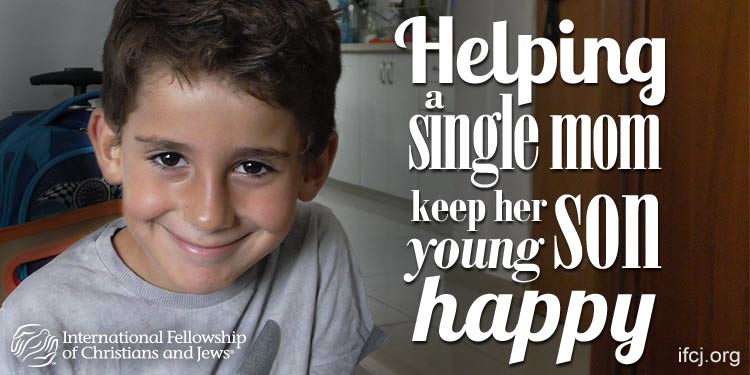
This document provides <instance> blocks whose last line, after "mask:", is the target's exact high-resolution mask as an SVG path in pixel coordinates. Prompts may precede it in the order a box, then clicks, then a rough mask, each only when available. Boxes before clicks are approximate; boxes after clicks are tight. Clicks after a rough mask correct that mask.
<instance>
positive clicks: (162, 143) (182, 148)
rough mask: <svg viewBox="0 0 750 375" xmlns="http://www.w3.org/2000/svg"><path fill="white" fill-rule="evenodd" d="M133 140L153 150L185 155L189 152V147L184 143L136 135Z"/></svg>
mask: <svg viewBox="0 0 750 375" xmlns="http://www.w3.org/2000/svg"><path fill="white" fill-rule="evenodd" d="M135 140H136V141H138V142H141V143H145V144H146V145H147V146H149V147H151V148H154V149H166V150H174V151H176V152H180V153H186V152H187V151H190V146H188V145H186V144H184V143H179V142H174V141H170V140H167V139H161V138H158V137H149V136H140V135H136V136H135Z"/></svg>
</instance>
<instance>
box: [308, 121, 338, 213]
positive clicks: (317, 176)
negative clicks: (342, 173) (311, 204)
mask: <svg viewBox="0 0 750 375" xmlns="http://www.w3.org/2000/svg"><path fill="white" fill-rule="evenodd" d="M338 146H339V135H338V133H336V132H335V131H334V132H333V133H331V136H330V137H328V143H327V144H326V148H325V149H324V150H323V152H321V153H320V156H318V157H317V159H315V160H311V161H308V162H306V163H305V166H304V168H305V170H304V171H303V173H304V176H303V179H302V187H301V188H300V191H299V199H300V200H301V201H303V202H308V201H311V200H313V198H315V196H316V195H318V192H319V191H320V189H321V188H323V184H324V183H325V182H326V179H328V173H329V172H330V171H331V166H333V159H334V158H335V157H336V150H337V149H338Z"/></svg>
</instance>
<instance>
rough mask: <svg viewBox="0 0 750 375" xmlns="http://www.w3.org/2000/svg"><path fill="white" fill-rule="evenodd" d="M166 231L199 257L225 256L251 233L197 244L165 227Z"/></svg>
mask: <svg viewBox="0 0 750 375" xmlns="http://www.w3.org/2000/svg"><path fill="white" fill-rule="evenodd" d="M164 229H165V231H166V232H167V233H168V234H169V236H170V237H171V238H172V241H173V242H174V243H175V244H177V246H178V247H179V248H180V249H182V250H183V251H185V252H187V253H189V254H193V255H197V256H199V257H205V258H220V257H223V256H225V255H227V254H229V253H230V252H232V251H233V250H234V249H235V248H236V247H237V246H236V245H237V244H239V243H240V242H242V240H244V239H245V238H247V236H249V235H250V233H248V234H246V235H244V236H242V237H240V238H238V239H236V240H233V241H230V242H224V243H214V244H211V243H209V244H197V243H194V242H191V241H188V240H186V239H184V238H182V237H180V236H178V235H177V234H175V233H174V232H172V231H170V230H169V229H167V228H164Z"/></svg>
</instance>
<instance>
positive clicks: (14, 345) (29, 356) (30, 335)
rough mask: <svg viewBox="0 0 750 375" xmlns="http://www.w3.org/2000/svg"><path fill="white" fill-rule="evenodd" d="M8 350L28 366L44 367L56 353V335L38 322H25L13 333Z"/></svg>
mask: <svg viewBox="0 0 750 375" xmlns="http://www.w3.org/2000/svg"><path fill="white" fill-rule="evenodd" d="M10 351H11V353H13V355H14V356H16V357H17V358H18V359H19V360H21V364H23V365H26V366H28V367H45V366H48V365H49V364H50V363H52V360H54V359H55V356H56V355H57V337H55V336H52V335H51V334H50V332H49V330H47V329H46V328H42V326H41V325H40V324H25V325H22V326H20V327H18V329H17V330H16V333H15V334H13V341H11V344H10Z"/></svg>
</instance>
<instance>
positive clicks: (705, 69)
mask: <svg viewBox="0 0 750 375" xmlns="http://www.w3.org/2000/svg"><path fill="white" fill-rule="evenodd" d="M546 3H547V1H540V2H539V22H540V25H541V24H542V23H543V22H544V16H545V11H546ZM559 5H560V16H561V18H570V19H572V20H573V21H574V22H575V25H576V31H575V33H574V35H573V36H574V37H575V38H576V39H578V40H577V43H578V44H576V47H578V46H580V45H581V41H580V38H583V37H600V38H601V37H612V38H614V39H616V40H617V41H618V42H619V43H620V45H621V46H626V45H627V44H628V43H629V41H631V40H634V39H635V38H638V37H642V36H646V37H664V38H665V39H666V50H667V62H666V63H667V65H666V66H667V90H666V99H665V101H664V103H662V104H661V105H659V106H657V107H653V108H652V107H643V106H642V105H640V103H639V101H638V98H637V89H638V87H636V86H629V85H625V86H614V85H607V84H604V85H601V84H600V85H597V86H590V87H579V86H576V87H569V86H566V85H564V84H563V83H561V82H559V81H557V82H553V83H551V84H549V85H546V86H542V87H539V88H538V90H537V91H536V98H535V102H534V103H535V111H536V117H537V119H544V118H546V117H547V116H548V115H549V114H553V113H558V114H564V113H574V114H575V113H587V114H589V115H591V116H592V117H593V116H596V115H598V114H600V113H608V114H611V115H617V114H626V113H641V114H644V115H645V114H656V115H658V116H659V118H660V125H661V126H660V151H661V153H660V158H661V166H662V170H661V171H658V172H654V171H647V172H632V171H631V172H625V173H621V172H586V173H581V172H577V173H567V172H553V171H549V169H548V165H547V166H545V165H544V164H541V163H543V162H545V161H546V162H548V161H549V156H548V154H546V152H548V150H549V144H547V145H546V146H545V145H544V144H541V147H540V165H539V167H538V168H537V169H536V171H535V176H534V191H535V197H536V198H537V199H539V198H545V199H548V200H553V199H554V198H555V197H556V196H558V195H560V194H562V193H576V194H577V193H581V194H583V196H584V198H585V197H587V196H588V197H589V198H590V196H591V195H592V194H597V193H606V194H609V195H611V196H618V195H620V194H655V195H656V196H657V197H658V199H659V229H660V230H659V255H660V257H659V259H660V264H661V266H662V269H661V270H653V271H639V272H632V271H627V272H626V271H617V269H616V268H613V269H612V270H610V271H597V272H594V270H592V268H591V267H581V268H580V269H579V270H577V271H576V272H569V271H565V272H551V269H552V252H551V251H547V252H546V253H540V257H541V261H540V263H541V266H542V267H543V272H542V277H541V278H540V281H539V283H538V284H537V287H538V288H539V289H541V290H542V291H546V292H553V293H556V294H558V295H559V296H560V297H561V299H563V300H564V299H566V298H567V296H569V293H570V291H571V290H573V289H584V290H587V291H591V292H598V293H602V294H604V295H605V296H609V297H610V298H608V299H609V301H611V302H614V299H612V296H613V295H615V294H617V293H633V294H636V295H638V294H641V293H655V294H656V296H657V297H656V306H655V311H654V314H653V316H652V320H651V328H650V332H649V336H648V342H647V344H646V350H645V353H644V355H643V357H642V358H641V360H640V361H639V362H638V363H637V364H635V365H633V366H618V365H617V364H616V361H615V359H614V355H613V352H614V348H615V343H613V342H612V341H611V339H608V337H607V336H608V335H607V334H606V333H605V334H603V335H602V336H600V338H599V339H598V340H597V341H596V343H595V346H594V350H593V352H592V367H591V370H592V371H591V373H592V374H671V373H679V374H707V373H708V374H733V373H738V374H747V373H748V361H750V357H749V354H750V353H749V348H748V338H749V337H750V329H749V325H748V314H749V313H750V306H749V302H748V301H749V298H750V288H749V287H748V266H749V261H748V258H749V257H748V252H749V251H750V244H749V243H748V231H749V229H748V226H749V225H750V224H749V221H748V195H749V193H748V185H749V184H750V181H749V178H748V170H749V167H748V156H749V155H748V138H749V135H748V128H749V127H750V125H749V123H750V117H748V101H749V98H748V48H749V45H748V2H747V1H731V0H717V1H710V2H705V1H698V0H689V1H685V0H681V1H676V0H664V1H646V0H639V1H615V0H606V1H585V0H565V1H560V2H559ZM577 55H579V53H577ZM644 60H647V59H644ZM600 70H601V69H600ZM604 74H605V72H603V71H602V73H601V74H600V77H606V76H605V75H604ZM540 124H543V123H542V122H541V121H540ZM544 131H547V133H546V134H545V133H544ZM540 139H541V140H543V141H544V140H549V139H550V134H549V129H545V127H544V126H543V125H542V126H541V127H540ZM547 214H548V216H547V217H546V218H545V220H544V221H543V222H542V224H540V225H536V226H534V227H533V231H534V237H545V238H552V236H553V235H555V234H558V231H557V225H556V221H555V220H554V217H553V216H552V215H553V213H552V210H549V212H547ZM621 240H622V238H621ZM545 272H546V273H545ZM610 306H611V305H610ZM684 347H690V348H691V349H698V348H703V351H704V356H708V355H709V354H710V352H711V351H714V350H716V351H740V352H741V365H740V366H737V367H733V366H731V365H730V364H729V363H716V364H714V363H703V364H701V366H698V364H693V363H678V352H679V350H680V348H684Z"/></svg>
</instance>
